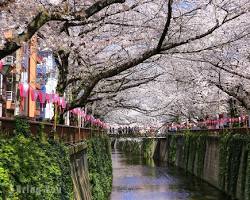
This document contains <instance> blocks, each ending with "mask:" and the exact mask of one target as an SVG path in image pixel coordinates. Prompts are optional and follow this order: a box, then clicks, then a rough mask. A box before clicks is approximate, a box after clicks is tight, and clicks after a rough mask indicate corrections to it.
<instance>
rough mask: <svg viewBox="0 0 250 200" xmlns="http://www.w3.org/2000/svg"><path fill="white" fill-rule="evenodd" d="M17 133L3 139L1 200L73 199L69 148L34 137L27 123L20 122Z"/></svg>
mask: <svg viewBox="0 0 250 200" xmlns="http://www.w3.org/2000/svg"><path fill="white" fill-rule="evenodd" d="M15 130H16V132H15V136H14V137H13V138H11V139H5V138H1V139H0V199H1V200H8V199H9V200H19V199H20V200H21V199H25V200H36V199H38V200H40V199H44V200H46V199H48V200H59V199H60V200H68V199H73V184H72V180H71V170H70V163H69V155H68V151H67V149H66V147H65V146H64V145H63V144H60V143H57V142H55V141H41V140H40V138H34V137H31V136H30V134H29V125H28V124H27V123H26V122H25V120H22V119H17V120H16V128H15Z"/></svg>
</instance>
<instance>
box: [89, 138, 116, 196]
mask: <svg viewBox="0 0 250 200" xmlns="http://www.w3.org/2000/svg"><path fill="white" fill-rule="evenodd" d="M87 145H88V148H87V158H88V166H89V178H90V184H91V192H92V198H93V199H94V200H106V199H108V197H109V194H110V193H111V190H112V160H111V144H110V139H109V138H108V137H106V136H103V137H94V138H91V139H89V140H88V141H87Z"/></svg>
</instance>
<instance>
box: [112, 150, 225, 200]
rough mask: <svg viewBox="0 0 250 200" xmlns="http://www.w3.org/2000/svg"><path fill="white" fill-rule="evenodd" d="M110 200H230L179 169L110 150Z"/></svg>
mask: <svg viewBox="0 0 250 200" xmlns="http://www.w3.org/2000/svg"><path fill="white" fill-rule="evenodd" d="M112 161H113V189H112V194H111V200H230V199H229V198H228V197H226V196H225V195H224V194H223V193H221V192H220V191H218V190H217V189H215V188H214V187H212V186H210V185H209V184H207V183H205V182H203V181H200V180H199V179H197V178H195V177H194V176H191V175H187V174H186V173H185V172H183V171H182V170H181V169H177V168H174V167H170V166H165V167H164V166H163V165H160V164H155V162H154V161H153V160H152V159H151V160H145V159H142V158H141V157H140V156H132V155H125V154H123V153H120V152H119V151H115V150H114V151H113V152H112Z"/></svg>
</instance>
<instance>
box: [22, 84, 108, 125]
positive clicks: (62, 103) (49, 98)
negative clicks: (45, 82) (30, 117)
mask: <svg viewBox="0 0 250 200" xmlns="http://www.w3.org/2000/svg"><path fill="white" fill-rule="evenodd" d="M19 93H20V97H21V99H22V100H24V98H27V97H28V96H29V95H30V96H31V101H34V102H35V101H39V102H40V103H41V105H42V106H41V107H43V106H44V104H46V103H52V104H55V105H57V106H59V108H61V109H62V110H64V109H66V108H68V107H69V104H68V102H67V101H66V100H65V98H64V97H60V96H59V95H58V94H56V93H52V94H49V93H46V92H44V91H42V90H36V89H34V88H32V87H31V86H30V85H29V84H28V83H26V82H25V83H19ZM70 113H72V114H73V115H75V116H77V117H82V118H83V119H84V120H85V121H86V122H89V123H90V124H91V125H94V126H97V127H101V128H105V129H107V128H108V125H107V124H105V123H104V122H102V121H101V120H100V119H95V118H94V117H93V116H92V115H88V114H87V113H85V111H84V110H83V109H81V108H74V109H72V110H70Z"/></svg>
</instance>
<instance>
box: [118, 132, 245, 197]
mask: <svg viewBox="0 0 250 200" xmlns="http://www.w3.org/2000/svg"><path fill="white" fill-rule="evenodd" d="M120 140H121V141H120V142H117V146H118V147H119V148H120V149H122V150H125V151H127V152H133V153H141V154H142V155H143V156H145V157H150V156H152V157H153V158H154V159H155V160H158V161H161V162H165V163H169V164H172V165H175V166H177V167H180V168H183V169H185V170H186V171H188V172H190V173H192V174H194V175H196V176H197V177H199V178H201V179H203V180H205V181H207V182H208V183H210V184H211V185H213V186H215V187H217V188H218V189H220V190H222V191H224V192H225V193H227V194H228V195H230V196H231V197H232V198H233V199H235V198H237V199H243V200H250V151H249V150H250V136H248V135H247V134H231V133H223V134H219V135H208V134H204V133H202V134H200V133H198V132H196V133H190V132H189V133H184V134H169V135H167V136H166V138H158V139H141V140H135V139H129V140H122V139H120ZM136 143H137V144H136Z"/></svg>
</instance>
